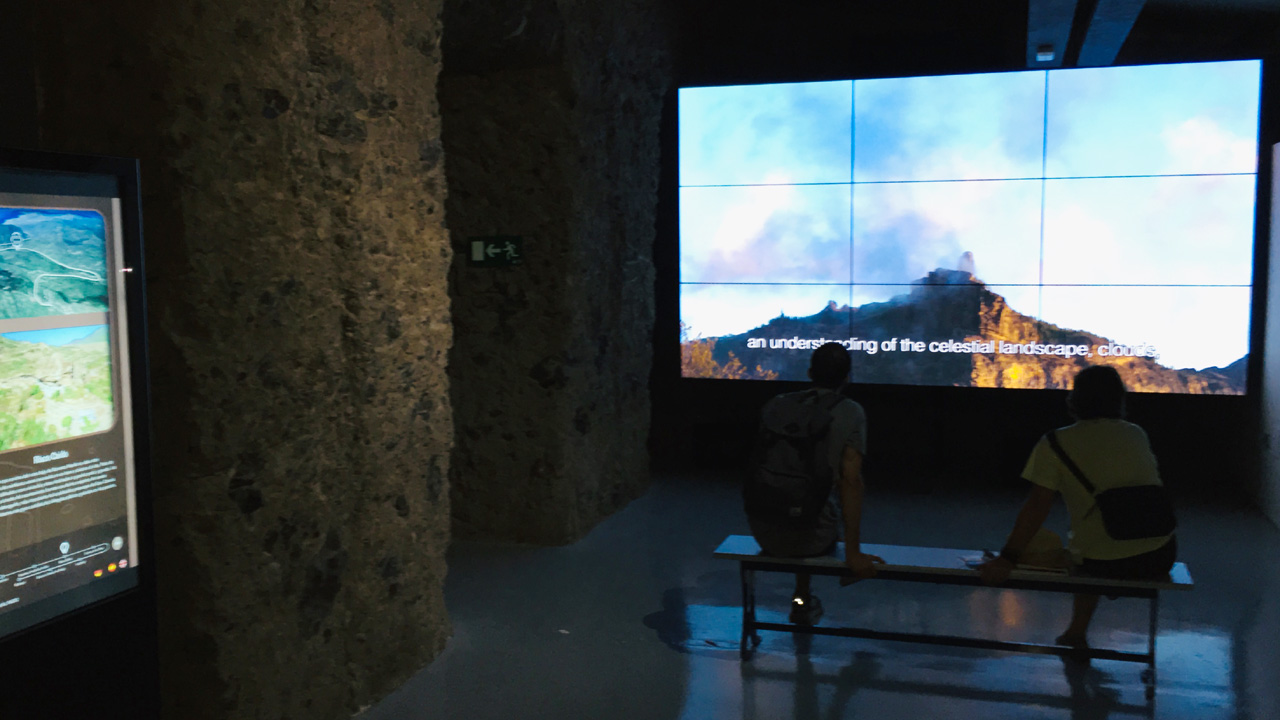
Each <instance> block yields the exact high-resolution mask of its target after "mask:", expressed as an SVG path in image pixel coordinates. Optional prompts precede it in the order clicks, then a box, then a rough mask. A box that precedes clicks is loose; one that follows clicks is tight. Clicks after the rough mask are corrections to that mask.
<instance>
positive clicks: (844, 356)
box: [809, 342, 853, 388]
mask: <svg viewBox="0 0 1280 720" xmlns="http://www.w3.org/2000/svg"><path fill="white" fill-rule="evenodd" d="M852 364H853V363H852V361H850V360H849V351H848V350H846V349H845V348H844V346H843V345H841V344H840V343H838V342H829V343H827V344H825V345H823V346H822V347H819V348H818V349H817V350H814V351H813V356H812V357H810V358H809V377H810V378H811V379H812V380H813V381H814V382H815V383H817V384H818V385H820V386H822V387H825V388H838V387H840V386H841V385H843V384H845V383H846V382H848V380H849V367H850V366H851V365H852Z"/></svg>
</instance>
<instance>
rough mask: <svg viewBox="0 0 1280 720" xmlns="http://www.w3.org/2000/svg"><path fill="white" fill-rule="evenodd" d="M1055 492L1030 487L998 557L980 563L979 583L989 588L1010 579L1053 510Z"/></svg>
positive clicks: (1044, 488)
mask: <svg viewBox="0 0 1280 720" xmlns="http://www.w3.org/2000/svg"><path fill="white" fill-rule="evenodd" d="M1056 495H1057V492H1055V491H1053V490H1050V489H1049V488H1047V487H1043V486H1040V485H1032V486H1031V493H1030V494H1029V495H1027V500H1026V502H1024V503H1023V504H1022V509H1021V510H1019V511H1018V519H1017V520H1014V522H1013V532H1011V533H1009V539H1008V540H1006V541H1005V543H1004V548H1003V549H1001V550H1000V556H999V557H997V558H995V559H994V560H990V561H988V562H985V563H983V564H982V581H983V582H985V583H987V584H988V585H999V584H1000V583H1002V582H1004V581H1005V580H1008V579H1009V573H1010V572H1012V571H1013V568H1014V567H1016V566H1017V564H1018V558H1019V557H1020V556H1021V555H1022V552H1023V551H1024V550H1026V549H1027V545H1029V544H1030V543H1031V538H1032V537H1033V536H1034V535H1035V534H1036V531H1037V530H1039V529H1040V526H1041V525H1043V524H1044V521H1045V518H1047V517H1049V510H1051V509H1052V508H1053V500H1054V497H1055V496H1056Z"/></svg>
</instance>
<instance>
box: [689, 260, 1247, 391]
mask: <svg viewBox="0 0 1280 720" xmlns="http://www.w3.org/2000/svg"><path fill="white" fill-rule="evenodd" d="M972 263H973V255H972V253H968V252H966V253H965V254H964V255H962V256H961V265H962V266H964V265H965V264H967V265H968V266H969V267H962V269H958V270H952V269H948V268H937V269H935V270H933V271H930V272H929V273H927V274H926V275H925V276H924V277H921V278H919V279H917V280H916V281H915V282H914V283H912V284H911V285H906V286H902V287H901V289H902V290H903V292H902V293H900V294H896V295H893V296H892V297H890V298H889V299H888V300H885V301H881V302H867V303H864V304H862V305H859V306H857V307H851V306H849V305H844V304H840V303H837V302H836V301H835V300H831V301H828V302H827V303H826V306H825V307H823V308H821V309H820V310H819V311H818V312H816V313H815V314H813V315H808V316H802V317H792V316H787V315H780V316H778V317H776V318H774V319H772V320H770V321H769V322H767V323H766V324H764V325H762V326H760V327H757V328H755V329H754V330H750V331H748V332H745V333H742V334H738V335H726V336H723V337H719V338H713V339H709V340H688V341H686V346H691V345H694V344H704V345H707V344H709V345H710V348H709V349H710V351H711V358H712V359H713V360H714V361H715V362H714V363H712V364H711V365H710V366H709V367H710V369H709V370H707V371H706V372H705V374H699V375H698V376H701V377H718V375H716V374H715V372H714V367H717V366H719V365H720V364H724V365H728V364H730V363H734V362H735V361H736V362H737V363H739V364H740V366H742V367H747V368H756V369H757V370H758V371H759V372H760V374H761V376H762V377H770V376H772V377H776V378H777V379H782V380H803V379H804V378H805V374H806V369H807V367H808V359H809V355H810V353H811V352H812V350H813V348H816V347H817V346H818V345H820V344H821V343H822V342H828V341H836V342H843V343H845V345H846V347H849V348H850V349H851V354H852V357H853V371H852V380H853V381H854V382H856V383H878V384H911V385H935V386H954V387H1007V388H1046V389H1067V388H1069V387H1070V384H1071V380H1072V378H1074V377H1075V374H1076V373H1077V372H1078V371H1079V370H1080V369H1082V368H1084V367H1087V366H1089V365H1094V364H1108V365H1113V366H1115V367H1116V369H1117V370H1119V371H1120V373H1121V375H1122V377H1124V379H1125V382H1126V384H1127V385H1128V387H1129V389H1130V390H1133V391H1137V392H1175V393H1192V394H1216V395H1238V394H1243V393H1244V387H1245V362H1246V358H1247V356H1245V357H1242V358H1240V359H1239V360H1237V361H1236V362H1234V363H1231V364H1230V365H1228V366H1227V367H1225V368H1205V369H1202V370H1193V369H1175V368H1169V367H1165V366H1164V365H1162V364H1160V362H1159V359H1158V357H1156V356H1151V355H1153V354H1154V349H1151V348H1148V347H1146V346H1124V345H1119V344H1117V343H1114V342H1112V341H1111V340H1109V339H1108V338H1105V337H1102V336H1099V335H1096V334H1094V333H1090V332H1086V331H1083V330H1075V329H1070V328H1063V327H1059V326H1057V325H1054V324H1052V323H1047V322H1044V321H1041V320H1036V319H1035V318H1034V317H1031V316H1029V315H1027V314H1024V313H1022V312H1019V311H1018V310H1016V309H1014V308H1013V307H1011V306H1010V305H1009V303H1008V301H1007V300H1006V299H1005V297H1004V296H1003V295H1001V294H1000V293H998V292H995V291H993V290H992V289H991V288H988V287H987V285H986V284H985V283H983V282H982V281H981V280H978V279H977V278H976V277H974V275H973V273H972V270H971V269H969V268H971V267H972ZM704 349H706V348H704Z"/></svg>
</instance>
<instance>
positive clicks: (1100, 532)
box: [981, 365, 1178, 648]
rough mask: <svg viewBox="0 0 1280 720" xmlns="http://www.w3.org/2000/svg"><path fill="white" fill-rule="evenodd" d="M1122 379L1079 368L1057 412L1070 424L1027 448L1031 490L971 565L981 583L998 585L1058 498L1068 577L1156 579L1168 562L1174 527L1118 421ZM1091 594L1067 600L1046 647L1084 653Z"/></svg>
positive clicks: (1129, 433) (1132, 432) (1173, 550)
mask: <svg viewBox="0 0 1280 720" xmlns="http://www.w3.org/2000/svg"><path fill="white" fill-rule="evenodd" d="M1124 398H1125V387H1124V381H1123V380H1121V379H1120V373H1118V372H1116V369H1115V368H1113V367H1110V366H1107V365H1095V366H1092V367H1088V368H1085V369H1084V370H1081V371H1080V372H1079V373H1078V374H1077V375H1076V377H1075V380H1074V382H1073V385H1072V390H1071V392H1070V394H1068V395H1067V408H1068V410H1069V411H1070V412H1071V415H1072V416H1073V417H1074V418H1075V419H1076V423H1075V424H1074V425H1070V426H1067V427H1064V428H1059V429H1058V430H1054V431H1053V432H1050V433H1048V434H1047V435H1045V436H1044V437H1043V438H1041V439H1040V442H1039V443H1037V444H1036V446H1035V449H1034V450H1032V452H1031V457H1030V458H1029V459H1028V460H1027V465H1026V468H1025V469H1024V470H1023V471H1022V477H1023V478H1024V479H1026V480H1028V481H1030V482H1031V483H1032V485H1031V493H1030V495H1029V496H1028V497H1027V500H1026V502H1025V503H1024V504H1023V506H1022V510H1021V511H1019V513H1018V517H1017V519H1016V520H1015V521H1014V526H1013V531H1012V532H1011V533H1010V534H1009V539H1008V540H1007V541H1006V542H1005V545H1004V549H1003V550H1001V551H1000V555H999V556H998V557H996V558H994V559H992V560H990V561H988V562H986V563H984V564H983V565H982V566H981V572H982V579H983V581H984V582H986V583H988V584H991V585H998V584H1000V583H1003V582H1004V581H1005V580H1008V578H1009V574H1010V573H1011V572H1012V571H1013V569H1014V568H1015V567H1016V566H1017V563H1018V559H1019V557H1020V556H1021V555H1022V554H1023V553H1024V552H1025V551H1026V549H1027V547H1028V545H1029V544H1030V542H1031V538H1032V537H1033V536H1034V535H1035V534H1036V531H1037V530H1039V528H1040V526H1041V525H1042V524H1043V523H1044V521H1045V518H1046V517H1048V515H1049V510H1050V508H1052V507H1053V502H1054V498H1055V496H1056V495H1057V494H1058V493H1061V494H1062V497H1063V500H1064V501H1066V503H1067V512H1068V513H1069V514H1070V515H1071V535H1070V542H1069V549H1070V550H1071V554H1072V556H1073V557H1076V558H1079V561H1078V563H1079V564H1078V565H1077V566H1076V567H1075V568H1073V570H1072V572H1074V573H1078V574H1082V575H1092V576H1096V577H1105V578H1113V579H1135V580H1137V579H1158V578H1163V577H1166V576H1167V575H1168V573H1169V570H1170V568H1172V567H1173V563H1174V561H1175V560H1176V557H1177V553H1178V543H1177V539H1176V537H1175V536H1174V534H1173V530H1174V527H1175V525H1176V520H1175V519H1174V516H1173V508H1172V506H1171V505H1170V503H1169V498H1168V495H1167V494H1166V492H1165V489H1164V486H1163V484H1162V483H1161V482H1160V474H1159V472H1158V471H1157V468H1156V458H1155V455H1154V454H1153V453H1152V452H1151V444H1150V442H1149V441H1148V439H1147V434H1146V433H1145V432H1144V431H1143V430H1142V428H1140V427H1138V426H1137V425H1134V424H1133V423H1130V422H1126V421H1125V420H1124V419H1123V418H1124ZM1098 600H1099V597H1098V596H1097V595H1093V594H1089V593H1077V594H1076V595H1075V596H1074V601H1073V603H1072V612H1071V622H1070V624H1069V625H1068V626H1067V629H1066V630H1065V631H1064V632H1063V633H1062V634H1061V635H1059V636H1058V638H1057V640H1056V641H1055V642H1056V643H1057V644H1059V645H1066V646H1070V647H1075V648H1087V647H1088V646H1089V643H1088V637H1087V635H1088V631H1089V622H1090V621H1091V620H1092V618H1093V613H1094V611H1095V610H1096V609H1097V607H1098Z"/></svg>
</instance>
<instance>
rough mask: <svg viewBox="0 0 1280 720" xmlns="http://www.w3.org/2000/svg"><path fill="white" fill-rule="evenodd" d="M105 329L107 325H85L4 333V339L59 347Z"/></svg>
mask: <svg viewBox="0 0 1280 720" xmlns="http://www.w3.org/2000/svg"><path fill="white" fill-rule="evenodd" d="M105 327H106V325H85V326H81V327H69V328H54V329H52V330H24V331H20V332H11V333H4V337H6V338H8V339H10V340H15V341H17V342H26V343H41V344H44V345H54V346H58V345H66V344H68V343H73V342H75V341H77V340H83V339H84V338H86V337H89V336H90V335H92V334H94V333H95V332H97V331H98V330H101V329H103V328H105Z"/></svg>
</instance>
